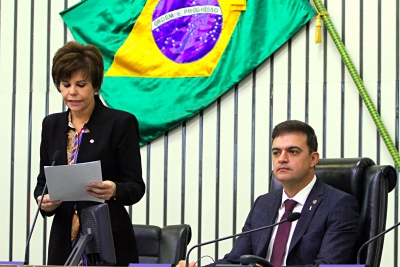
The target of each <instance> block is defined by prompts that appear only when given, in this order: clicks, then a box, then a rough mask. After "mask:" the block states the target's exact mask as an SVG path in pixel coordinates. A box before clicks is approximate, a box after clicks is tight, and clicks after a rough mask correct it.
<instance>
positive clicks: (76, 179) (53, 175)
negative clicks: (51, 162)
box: [44, 161, 104, 203]
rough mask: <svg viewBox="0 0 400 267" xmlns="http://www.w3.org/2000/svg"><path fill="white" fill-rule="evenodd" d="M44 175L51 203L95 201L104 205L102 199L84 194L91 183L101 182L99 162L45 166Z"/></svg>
mask: <svg viewBox="0 0 400 267" xmlns="http://www.w3.org/2000/svg"><path fill="white" fill-rule="evenodd" d="M44 173H45V174H46V181H47V188H48V190H49V195H50V199H51V200H52V201H54V200H62V201H96V202H102V203H104V199H98V198H96V197H93V196H91V195H89V194H88V193H86V186H88V185H90V184H91V183H92V182H101V181H103V178H102V175H101V164H100V161H92V162H85V163H78V164H72V165H59V166H45V167H44Z"/></svg>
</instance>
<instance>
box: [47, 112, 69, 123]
mask: <svg viewBox="0 0 400 267" xmlns="http://www.w3.org/2000/svg"><path fill="white" fill-rule="evenodd" d="M64 118H67V113H66V112H65V111H64V112H57V113H52V114H49V115H47V116H46V117H44V118H43V123H56V122H61V121H64V120H63V119H64Z"/></svg>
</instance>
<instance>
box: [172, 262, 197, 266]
mask: <svg viewBox="0 0 400 267" xmlns="http://www.w3.org/2000/svg"><path fill="white" fill-rule="evenodd" d="M176 267H186V261H179V262H178V264H177V265H176ZM189 267H197V265H196V264H195V262H194V261H192V262H191V263H189Z"/></svg>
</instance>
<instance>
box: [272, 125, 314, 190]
mask: <svg viewBox="0 0 400 267" xmlns="http://www.w3.org/2000/svg"><path fill="white" fill-rule="evenodd" d="M318 159H319V154H318V152H312V153H311V154H310V151H309V148H308V146H307V136H306V135H305V134H304V133H301V132H292V133H283V134H282V135H280V136H277V137H275V139H274V140H273V141H272V162H273V168H274V175H275V177H276V178H277V179H278V180H279V181H280V182H282V183H283V185H284V186H285V185H290V186H295V187H305V186H306V185H307V184H308V183H309V182H310V181H311V179H312V177H313V176H314V166H315V165H316V164H317V162H318Z"/></svg>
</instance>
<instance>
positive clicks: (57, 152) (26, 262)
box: [24, 150, 60, 265]
mask: <svg viewBox="0 0 400 267" xmlns="http://www.w3.org/2000/svg"><path fill="white" fill-rule="evenodd" d="M59 157H60V150H57V151H56V152H54V154H53V158H52V160H53V162H52V163H51V166H54V165H55V164H56V161H57V160H58V158H59ZM46 190H47V182H46V183H45V184H44V188H43V192H42V197H41V198H40V202H39V206H38V208H37V210H36V214H35V218H34V219H33V223H32V227H31V230H30V231H29V235H28V239H27V240H26V247H25V259H24V265H28V264H29V259H28V258H29V241H30V240H31V237H32V234H33V229H34V228H35V224H36V220H37V217H38V215H39V211H40V207H41V206H42V203H43V196H44V192H46Z"/></svg>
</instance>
